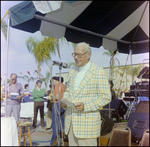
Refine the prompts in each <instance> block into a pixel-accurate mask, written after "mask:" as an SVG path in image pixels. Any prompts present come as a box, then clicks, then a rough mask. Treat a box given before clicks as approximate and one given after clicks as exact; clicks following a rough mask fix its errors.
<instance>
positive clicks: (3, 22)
mask: <svg viewBox="0 0 150 147" xmlns="http://www.w3.org/2000/svg"><path fill="white" fill-rule="evenodd" d="M7 27H8V26H7V24H6V22H5V21H4V20H1V30H2V32H3V35H4V38H5V40H7Z"/></svg>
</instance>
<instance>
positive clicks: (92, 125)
mask: <svg viewBox="0 0 150 147" xmlns="http://www.w3.org/2000/svg"><path fill="white" fill-rule="evenodd" d="M91 53H92V52H91V48H90V47H89V45H88V44H86V43H84V42H82V43H78V44H77V45H76V47H75V49H74V53H72V56H73V58H74V60H75V63H76V65H77V69H71V70H70V71H69V75H68V81H67V84H66V83H65V85H66V86H65V85H64V84H63V82H64V79H63V78H62V77H61V85H59V77H55V76H54V77H53V78H52V80H50V85H49V88H50V90H49V91H47V92H46V91H45V89H44V88H42V81H41V80H37V81H36V86H37V87H36V88H35V89H34V90H33V93H32V95H33V99H34V119H33V124H32V127H33V129H35V128H36V127H37V114H38V110H40V118H41V127H42V128H45V129H46V130H49V129H51V128H52V129H53V135H52V138H51V142H50V145H52V144H53V143H54V141H55V140H56V138H57V133H58V132H63V131H64V133H65V134H66V135H68V139H69V146H97V138H98V137H99V136H100V130H101V115H100V111H99V110H100V108H101V107H103V106H104V105H106V104H108V103H109V102H110V101H111V89H110V85H109V82H108V79H107V76H106V74H105V72H104V70H103V69H102V68H101V67H99V66H97V65H96V64H94V63H93V62H92V61H91V60H90V57H91ZM10 80H11V82H10V83H9V84H8V85H7V88H6V89H7V105H8V107H7V116H9V117H11V113H12V112H13V116H14V117H15V119H16V121H19V118H20V109H21V99H22V98H23V102H29V101H30V95H31V94H30V91H29V89H28V88H29V85H25V86H24V88H25V90H23V88H22V85H21V84H20V83H17V75H16V74H15V73H13V74H11V75H10ZM60 86H61V93H59V87H60ZM10 93H18V94H19V95H18V96H17V97H16V98H17V99H16V100H12V99H11V94H10ZM46 95H47V99H48V100H47V121H46V127H45V126H44V98H43V97H44V96H46ZM59 95H60V98H61V99H64V100H67V101H69V102H72V103H74V107H71V106H68V105H67V104H66V103H62V102H59ZM2 97H5V88H4V89H3V92H2ZM59 104H60V106H59ZM59 107H60V114H59V111H58V110H59V109H58V108H59ZM59 115H60V120H61V127H59V125H60V122H59V120H58V117H59ZM56 128H58V129H56ZM57 131H58V132H57Z"/></svg>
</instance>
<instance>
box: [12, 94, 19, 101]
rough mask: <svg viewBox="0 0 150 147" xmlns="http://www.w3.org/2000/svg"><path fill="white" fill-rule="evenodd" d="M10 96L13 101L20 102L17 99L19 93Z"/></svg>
mask: <svg viewBox="0 0 150 147" xmlns="http://www.w3.org/2000/svg"><path fill="white" fill-rule="evenodd" d="M10 95H11V97H10V98H11V99H12V100H18V99H17V96H19V93H10Z"/></svg>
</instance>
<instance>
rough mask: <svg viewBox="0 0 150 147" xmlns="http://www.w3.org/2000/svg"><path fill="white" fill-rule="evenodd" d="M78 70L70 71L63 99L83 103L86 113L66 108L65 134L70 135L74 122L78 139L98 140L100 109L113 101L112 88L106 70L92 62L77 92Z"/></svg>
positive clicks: (74, 130) (74, 129)
mask: <svg viewBox="0 0 150 147" xmlns="http://www.w3.org/2000/svg"><path fill="white" fill-rule="evenodd" d="M77 73H78V71H77V70H70V71H69V75H68V82H67V89H66V91H65V92H64V95H63V99H67V100H68V101H71V102H74V103H75V102H83V103H84V111H78V110H76V109H75V108H71V107H66V108H65V110H66V113H65V134H68V131H69V128H70V124H71V121H72V125H73V132H74V135H75V136H76V137H77V138H97V137H99V136H100V129H101V116H100V108H101V107H103V106H104V105H106V104H108V103H109V102H110V100H111V93H110V86H109V84H108V79H107V77H106V74H105V72H104V70H103V69H102V68H101V67H99V66H97V65H96V64H94V63H93V62H91V66H90V68H89V69H88V71H87V72H86V74H85V76H84V78H83V80H82V81H81V83H80V86H79V88H78V89H77V90H75V87H74V86H75V78H76V75H77Z"/></svg>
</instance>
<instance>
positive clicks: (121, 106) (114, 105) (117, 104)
mask: <svg viewBox="0 0 150 147" xmlns="http://www.w3.org/2000/svg"><path fill="white" fill-rule="evenodd" d="M103 108H109V104H107V105H105V106H104V107H103ZM110 108H111V109H116V110H117V111H118V113H119V115H120V116H122V117H123V115H125V113H126V111H127V106H126V104H125V103H124V102H123V101H122V100H117V99H114V100H112V101H111V102H110Z"/></svg>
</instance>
